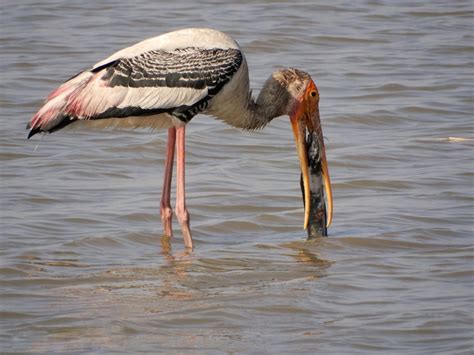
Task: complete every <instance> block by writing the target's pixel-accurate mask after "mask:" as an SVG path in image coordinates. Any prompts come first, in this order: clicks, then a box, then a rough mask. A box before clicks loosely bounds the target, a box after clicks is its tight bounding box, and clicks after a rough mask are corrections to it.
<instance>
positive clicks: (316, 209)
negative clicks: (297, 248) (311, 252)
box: [301, 132, 328, 239]
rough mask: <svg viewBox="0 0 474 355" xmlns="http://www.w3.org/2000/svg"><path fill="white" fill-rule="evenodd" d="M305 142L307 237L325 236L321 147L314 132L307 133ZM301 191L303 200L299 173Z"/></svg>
mask: <svg viewBox="0 0 474 355" xmlns="http://www.w3.org/2000/svg"><path fill="white" fill-rule="evenodd" d="M306 144H307V148H308V175H309V191H310V193H309V195H310V197H309V198H310V203H309V205H310V208H309V221H308V228H307V229H306V231H307V232H308V239H312V238H316V237H327V235H328V229H327V227H328V223H327V222H328V221H327V210H326V201H325V199H324V187H325V185H324V176H323V168H322V162H321V160H322V156H321V153H322V149H321V144H320V141H319V138H318V135H317V134H316V133H315V132H312V133H308V136H307V139H306ZM301 191H302V192H303V200H304V199H305V194H304V186H303V174H301Z"/></svg>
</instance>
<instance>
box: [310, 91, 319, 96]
mask: <svg viewBox="0 0 474 355" xmlns="http://www.w3.org/2000/svg"><path fill="white" fill-rule="evenodd" d="M309 94H310V95H311V97H316V95H317V94H318V93H317V92H316V91H311V92H310V93H309Z"/></svg>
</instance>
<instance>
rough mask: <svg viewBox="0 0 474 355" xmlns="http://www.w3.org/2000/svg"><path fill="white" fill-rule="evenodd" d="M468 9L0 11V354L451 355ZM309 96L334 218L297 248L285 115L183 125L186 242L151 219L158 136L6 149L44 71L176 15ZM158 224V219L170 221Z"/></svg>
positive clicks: (465, 316)
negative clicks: (301, 77) (305, 82)
mask: <svg viewBox="0 0 474 355" xmlns="http://www.w3.org/2000/svg"><path fill="white" fill-rule="evenodd" d="M473 10H474V6H473V3H472V1H452V2H447V1H430V2H428V1H426V2H423V1H416V2H413V1H395V0H387V1H359V2H349V1H347V2H346V1H342V0H337V1H331V2H327V3H326V4H321V3H317V4H316V3H311V2H298V1H296V2H295V1H292V2H287V1H275V2H272V1H263V2H260V3H258V4H256V3H253V2H250V1H248V2H239V3H233V4H231V3H221V2H213V1H207V2H201V3H197V2H195V3H191V2H189V3H188V2H175V3H171V2H170V3H168V2H155V1H150V0H143V1H136V2H126V1H109V2H107V3H100V2H92V1H91V2H88V1H68V2H65V1H39V0H37V1H32V0H25V1H9V0H7V1H4V2H3V3H2V7H1V21H0V23H1V24H0V26H1V36H0V37H1V38H0V46H1V51H0V52H1V53H0V57H1V61H0V67H1V70H0V72H1V80H0V93H1V97H0V109H1V119H0V128H1V129H0V139H1V141H0V147H1V152H0V159H1V160H2V163H1V232H0V235H1V237H0V243H1V247H0V260H1V267H0V284H1V291H0V292H1V294H0V297H1V298H0V309H1V313H0V324H1V334H0V351H1V352H2V353H15V352H20V353H30V352H32V353H48V354H50V353H69V352H72V353H94V352H102V353H136V352H151V353H155V352H170V353H186V352H196V353H200V352H202V353H336V354H342V353H361V354H366V353H376V354H379V353H390V354H396V353H410V354H464V353H465V354H468V353H472V352H473V351H474V344H473V340H472V339H473V335H474V334H473V333H474V332H473V329H474V320H473V313H474V312H473V298H474V297H473V296H474V292H473V250H474V247H473V229H474V226H473V217H474V216H473V214H474V211H473V200H474V198H473V195H474V194H473V192H474V191H473V176H474V173H473V170H474V169H473V167H474V164H473V163H474V162H473V148H474V141H473V138H474V132H473V101H474V100H473V59H474V56H473V54H474V47H473V27H472V24H473V13H474V11H473ZM191 26H193V27H197V26H199V27H204V26H205V27H214V28H218V29H221V30H224V31H226V32H228V33H229V34H231V35H233V36H234V37H235V38H236V39H237V40H238V41H239V43H240V44H241V46H242V47H243V48H244V50H245V52H246V55H247V59H248V62H249V66H250V72H251V83H252V87H254V88H255V91H258V89H259V88H260V87H261V85H262V83H263V82H264V80H265V79H266V78H267V76H268V75H269V74H270V73H271V72H272V71H273V70H274V69H276V68H278V67H280V66H294V67H297V68H300V69H304V70H306V71H308V72H310V73H311V74H312V76H313V78H314V80H315V81H316V83H317V85H318V86H319V90H320V93H321V117H322V120H323V125H324V132H325V135H326V137H327V141H326V147H327V149H328V152H327V153H328V160H329V164H330V172H331V177H332V181H333V188H334V205H335V215H334V224H333V227H331V228H330V230H329V234H330V236H329V237H328V238H325V239H322V240H320V241H315V242H306V241H305V232H304V231H303V230H302V223H303V208H302V201H301V193H300V190H299V171H298V162H297V158H296V153H295V148H294V144H293V139H292V133H291V128H290V124H289V122H288V119H287V118H283V117H282V118H280V119H278V120H275V121H274V122H273V123H272V124H271V125H270V126H268V127H267V128H266V129H265V130H263V131H260V132H255V133H243V132H240V131H239V130H237V129H234V128H231V127H228V126H225V125H224V124H223V123H221V122H218V121H215V120H213V119H211V118H208V117H204V116H198V117H196V118H194V119H193V121H192V122H191V124H190V125H189V130H188V137H187V139H188V140H187V148H188V154H187V159H188V161H187V169H188V170H187V193H188V206H189V208H190V212H191V218H192V229H193V231H194V238H195V242H196V250H195V252H194V253H192V254H185V253H184V248H183V244H182V239H181V238H180V234H179V233H176V237H175V238H174V240H172V241H171V243H169V241H167V240H163V239H162V238H161V234H160V228H161V227H160V219H159V216H158V209H159V208H158V207H159V196H160V187H161V181H162V173H163V159H164V151H165V142H166V132H149V131H111V130H106V131H100V130H85V129H78V130H74V131H73V130H70V131H68V132H58V133H56V134H53V135H49V136H45V137H43V138H42V139H41V138H40V139H32V140H30V141H27V140H26V131H25V130H24V127H25V123H26V122H27V121H28V120H29V119H30V117H31V116H32V115H33V114H34V112H35V110H36V109H37V108H38V107H39V105H40V104H41V101H42V100H43V98H44V97H45V96H46V95H47V94H48V93H49V91H51V90H52V89H53V88H54V87H55V86H57V85H58V84H60V83H61V82H62V81H63V80H65V79H67V78H68V77H69V76H71V75H73V74H74V73H76V72H77V71H78V70H80V69H82V68H85V67H87V66H89V65H91V64H93V63H95V62H97V61H98V60H100V59H102V58H104V57H106V56H108V55H109V54H111V53H112V52H114V51H116V50H118V49H120V48H122V47H125V46H127V45H130V44H133V43H135V42H137V41H139V40H141V39H144V38H147V37H151V36H155V35H158V34H161V33H163V32H167V31H169V30H172V29H175V28H180V27H191ZM177 231H178V229H177Z"/></svg>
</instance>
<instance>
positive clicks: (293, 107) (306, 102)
mask: <svg viewBox="0 0 474 355" xmlns="http://www.w3.org/2000/svg"><path fill="white" fill-rule="evenodd" d="M272 79H273V80H274V81H275V82H277V83H278V84H279V85H278V86H279V87H280V90H281V91H282V92H281V94H280V95H279V96H280V97H281V98H283V99H282V100H279V102H280V103H284V107H281V109H284V110H285V112H284V113H283V112H282V114H287V115H288V116H290V121H291V126H292V128H293V134H294V138H295V143H296V149H297V152H298V157H299V161H300V166H301V173H302V179H303V190H304V191H303V193H304V197H305V198H304V202H305V218H304V229H306V228H307V227H308V222H309V215H310V207H311V206H310V204H311V198H310V193H311V191H310V176H309V172H308V147H307V133H310V134H313V133H316V136H317V137H318V140H319V144H320V147H321V168H322V175H323V179H324V188H325V192H326V198H327V226H329V225H330V224H331V221H332V191H331V182H330V179H329V170H328V164H327V160H326V150H325V147H324V139H323V133H322V129H321V120H320V117H319V91H318V88H317V87H316V84H315V83H314V81H313V80H312V79H311V76H310V75H309V74H308V73H305V72H303V71H300V70H297V69H292V68H290V69H281V70H278V71H276V72H275V73H273V75H272ZM283 91H284V92H283Z"/></svg>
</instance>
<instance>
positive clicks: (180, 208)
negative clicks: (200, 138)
mask: <svg viewBox="0 0 474 355" xmlns="http://www.w3.org/2000/svg"><path fill="white" fill-rule="evenodd" d="M185 133H186V126H179V127H177V128H176V145H177V147H176V155H177V162H176V217H177V218H178V222H179V224H180V225H181V231H182V233H183V238H184V245H185V246H186V247H187V248H192V247H193V239H192V237H191V230H190V229H189V213H188V209H187V208H186V193H185V188H184V182H185V180H184V170H185V169H184V160H185V157H186V153H185V150H184V140H185Z"/></svg>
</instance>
